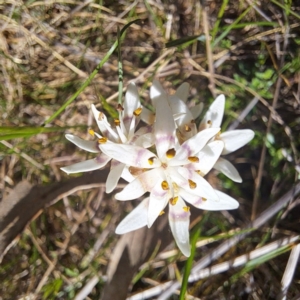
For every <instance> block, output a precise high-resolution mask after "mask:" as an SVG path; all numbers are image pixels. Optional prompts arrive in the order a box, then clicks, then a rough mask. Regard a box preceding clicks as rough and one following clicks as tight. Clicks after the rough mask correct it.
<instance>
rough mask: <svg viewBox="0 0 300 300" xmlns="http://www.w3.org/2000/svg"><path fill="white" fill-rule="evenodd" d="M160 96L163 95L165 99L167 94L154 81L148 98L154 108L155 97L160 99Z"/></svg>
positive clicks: (158, 83) (157, 82)
mask: <svg viewBox="0 0 300 300" xmlns="http://www.w3.org/2000/svg"><path fill="white" fill-rule="evenodd" d="M161 95H163V96H164V97H165V98H166V97H167V94H166V92H165V91H164V89H163V87H162V86H161V84H160V82H159V81H157V80H156V79H154V80H153V83H152V86H151V88H150V98H151V100H152V104H153V106H154V107H156V101H157V97H160V96H161Z"/></svg>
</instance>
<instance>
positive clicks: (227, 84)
mask: <svg viewBox="0 0 300 300" xmlns="http://www.w3.org/2000/svg"><path fill="white" fill-rule="evenodd" d="M116 3H117V4H116ZM254 3H256V2H254V1H251V0H249V1H225V0H224V1H207V2H206V5H205V9H204V8H203V7H201V5H200V2H198V1H192V0H189V1H181V0H178V1H168V2H166V3H164V2H163V3H162V2H161V1H152V0H148V1H147V0H146V1H134V2H132V1H118V2H115V1H106V2H104V1H99V2H96V1H88V0H87V1H85V2H81V1H79V0H70V1H24V2H23V1H17V0H10V1H2V2H0V110H1V126H5V127H10V128H12V129H13V128H15V130H16V131H15V133H18V129H19V128H21V127H25V126H28V127H32V128H34V127H40V126H42V125H43V124H44V122H45V120H47V119H48V118H49V117H50V116H51V115H52V114H54V113H55V112H56V111H57V110H58V109H59V108H60V107H61V106H62V105H63V103H65V101H66V100H67V99H68V98H69V97H70V96H71V95H72V94H74V93H75V92H76V91H77V90H78V88H79V87H80V86H81V85H82V84H83V82H84V81H85V80H86V79H87V77H88V76H89V74H90V73H91V72H92V71H93V70H94V69H95V67H96V66H97V64H98V63H99V62H100V60H101V59H102V58H103V57H104V56H105V54H106V53H107V51H108V50H109V49H110V47H111V45H112V44H113V43H114V42H115V40H116V38H117V28H118V27H123V26H124V25H125V24H126V23H128V22H129V21H131V20H134V19H137V18H138V19H140V21H139V22H138V23H136V24H133V25H132V26H130V28H129V29H128V30H127V32H126V36H125V38H124V40H123V42H122V47H121V51H122V60H123V71H124V76H123V77H124V78H123V79H124V86H125V87H126V86H127V83H128V82H129V81H131V80H134V81H135V82H136V83H137V85H138V87H139V91H140V93H141V99H142V101H143V103H144V104H145V105H148V104H149V95H148V87H149V86H150V85H151V81H152V79H153V78H154V77H156V78H159V79H160V80H161V82H162V83H163V85H164V86H165V88H166V89H168V90H169V91H170V92H172V91H173V89H175V87H177V86H178V84H179V83H181V82H183V81H187V82H189V83H190V85H191V100H194V101H196V102H199V101H204V103H205V105H206V106H207V105H208V103H209V102H210V101H211V100H212V99H213V95H215V94H219V93H221V92H222V93H224V94H225V95H226V98H227V104H226V108H227V110H226V113H227V116H226V119H225V120H224V129H226V128H228V127H229V126H230V124H233V122H234V120H236V119H237V117H239V116H240V114H241V112H242V111H243V110H244V109H245V108H246V107H247V105H248V104H251V103H252V104H253V108H252V109H251V110H250V111H246V112H245V115H244V116H243V117H242V118H240V123H239V124H237V126H238V127H239V128H252V129H253V130H255V132H256V138H255V140H254V141H253V142H252V143H251V145H249V146H247V147H245V148H243V150H241V151H239V152H237V153H234V155H233V156H232V157H231V161H232V162H234V163H235V165H236V166H237V167H238V169H239V171H240V173H241V176H242V178H243V180H244V182H243V183H242V184H240V185H239V186H237V185H234V184H232V183H231V182H230V181H229V180H227V179H226V178H224V177H222V176H218V177H216V176H215V175H216V174H215V173H213V174H211V176H210V180H211V181H212V183H213V184H216V185H218V186H220V187H221V188H223V189H226V190H227V192H228V193H230V194H231V195H233V196H234V197H236V198H237V199H238V200H239V202H240V208H239V210H238V211H235V212H232V214H231V213H230V214H229V213H227V212H224V213H212V214H210V217H209V218H208V220H207V221H206V222H204V224H203V227H202V231H201V235H202V236H203V237H204V238H206V237H207V238H209V237H216V236H218V235H221V234H222V233H223V234H224V233H226V232H229V231H230V230H233V229H239V228H243V227H245V226H246V225H247V224H248V223H249V221H250V220H251V219H252V220H253V219H255V217H257V216H258V215H259V214H260V212H262V211H264V210H265V209H268V208H269V207H270V206H271V204H272V203H274V202H275V201H276V200H277V199H279V198H280V197H281V196H282V195H284V194H285V193H286V192H289V191H291V190H292V189H293V187H294V185H295V183H296V182H297V181H298V180H299V149H300V148H299V147H300V143H299V131H300V73H299V69H300V59H299V43H300V35H299V27H300V11H299V7H297V5H296V4H292V5H291V6H289V5H288V4H287V2H284V1H282V2H280V3H277V2H276V1H260V4H259V3H258V2H257V3H256V4H255V5H257V6H255V5H254ZM284 3H285V4H284ZM251 6H252V7H251ZM222 7H223V8H222ZM218 16H219V18H218ZM193 35H201V37H202V38H201V39H200V40H201V41H194V42H192V43H191V44H190V45H187V44H184V45H182V44H181V45H178V46H177V47H173V48H168V49H166V48H165V44H166V43H167V42H169V41H170V40H176V39H180V38H183V37H186V36H193ZM221 35H223V37H221ZM205 36H206V38H207V37H209V36H212V40H211V42H209V41H208V40H206V42H205V39H204V37H205ZM220 37H221V38H220ZM219 38H220V39H219ZM218 39H219V41H218ZM117 63H118V57H117V53H116V52H115V53H114V54H113V55H111V57H110V58H109V60H108V61H107V62H106V63H105V64H104V66H103V68H102V69H101V70H100V71H99V72H98V73H97V75H96V76H95V77H94V79H93V81H92V83H91V84H90V85H89V86H88V87H87V88H86V89H85V90H84V91H83V92H82V93H81V94H80V95H79V96H78V97H77V98H76V100H75V101H74V102H73V103H72V104H70V105H69V106H68V107H67V109H66V110H64V111H63V113H62V114H60V115H59V117H57V118H56V119H55V120H54V121H52V122H51V123H50V124H48V125H47V126H48V127H50V128H54V129H55V128H58V129H59V131H57V132H56V129H55V131H54V132H50V133H39V134H35V135H32V136H30V137H22V136H18V137H16V138H12V139H9V140H7V141H4V140H2V141H0V193H1V196H2V198H3V197H5V196H6V195H8V194H9V193H10V192H11V191H12V190H13V189H14V187H15V185H16V184H17V183H18V182H20V181H22V180H24V179H26V180H28V181H29V182H31V183H32V184H45V185H47V184H49V183H51V182H55V181H62V182H63V180H64V178H65V177H66V175H65V174H63V173H62V172H61V171H60V170H59V168H60V167H62V166H65V165H68V164H71V163H73V162H75V161H81V160H83V159H86V154H85V153H83V152H81V151H79V150H78V149H76V147H75V146H73V145H71V144H70V143H69V142H67V141H66V140H65V138H64V134H63V133H64V132H70V133H76V135H78V136H81V137H82V138H85V139H87V138H89V137H88V133H87V129H88V128H89V127H91V126H94V125H93V119H92V115H91V112H90V110H89V107H90V104H91V103H95V104H100V103H101V99H102V98H104V99H106V100H107V102H109V103H110V104H111V105H112V106H113V107H115V105H116V101H117V95H118V93H117V91H118V68H117ZM58 129H57V130H58ZM1 131H3V132H4V128H3V127H0V133H1ZM2 135H3V134H1V136H2ZM112 196H113V195H106V194H105V192H104V190H103V188H97V189H91V190H88V191H78V192H76V193H75V194H73V195H71V196H64V197H62V200H61V201H59V202H58V203H56V204H54V205H53V206H50V207H47V208H46V209H45V210H44V211H41V212H40V213H39V214H38V215H37V216H35V218H34V220H32V222H31V223H30V224H28V226H27V227H26V229H25V230H24V232H23V233H22V234H21V236H20V237H19V239H18V241H17V243H16V244H15V245H14V246H13V247H12V248H11V249H10V250H9V252H8V254H7V255H6V256H5V257H4V259H3V261H2V263H1V265H0V282H1V285H0V299H1V300H2V299H3V300H4V299H5V300H6V299H74V298H75V295H78V293H80V291H82V290H83V287H84V286H85V285H86V284H87V283H90V284H91V285H90V286H91V287H90V288H89V291H90V292H89V294H88V296H87V298H86V299H99V297H100V295H101V291H102V289H103V286H104V284H105V280H106V270H107V265H108V263H109V258H110V256H111V253H112V251H113V248H114V246H115V245H116V243H117V241H118V238H119V237H118V236H116V235H115V233H114V228H115V226H116V224H118V222H119V221H120V220H121V219H122V217H123V216H124V215H125V214H126V213H127V212H129V211H130V210H131V209H132V208H133V207H134V205H135V203H134V202H132V203H126V204H124V203H117V202H116V201H115V200H113V199H112ZM297 204H299V198H296V199H294V201H293V202H291V203H289V204H288V205H287V206H285V207H284V208H283V209H282V210H281V211H280V213H278V214H277V215H276V217H273V218H272V219H271V220H270V221H268V222H267V220H266V224H265V226H263V227H262V229H260V230H258V231H255V232H252V233H251V234H250V235H249V236H248V237H247V238H245V239H243V240H242V241H241V242H240V243H238V244H237V245H236V246H235V247H233V248H232V249H231V250H230V251H228V252H227V254H226V255H224V256H223V257H222V260H220V261H219V262H221V261H226V260H230V259H233V258H234V257H238V256H240V255H242V254H245V253H249V252H251V251H253V250H254V249H255V248H256V247H259V246H263V245H266V244H269V243H270V242H271V241H276V240H278V239H280V238H284V237H293V236H295V235H297V234H299V206H297ZM28 209H30V208H28ZM199 215H200V213H199ZM205 215H206V214H205V213H204V214H202V213H201V219H203V218H204V216H205ZM224 238H225V239H229V236H227V235H226V234H225V237H224ZM213 241H214V242H212V241H211V240H207V241H206V243H202V244H201V245H199V249H198V251H197V253H196V256H195V262H196V261H198V260H199V259H200V258H201V257H203V256H204V254H205V253H206V252H207V251H208V250H211V249H214V248H215V247H216V245H217V244H218V243H220V242H216V241H215V239H213ZM298 241H299V240H297V241H296V242H294V243H295V244H296V243H298ZM291 248H292V246H290V248H288V249H287V250H286V251H285V253H283V254H282V255H280V256H277V255H279V253H277V255H276V253H275V254H274V256H271V257H263V258H261V260H255V259H253V261H252V265H251V264H250V265H247V266H246V267H242V266H240V267H238V268H235V269H230V270H228V271H226V272H224V273H222V274H218V275H215V276H210V277H208V278H207V277H206V278H205V279H197V281H196V282H194V283H193V284H190V285H189V290H188V292H189V294H190V295H193V296H194V297H196V298H194V299H276V297H277V295H279V294H280V292H281V283H280V282H281V278H282V276H283V272H284V270H285V268H286V265H287V261H288V258H289V253H290V251H289V250H290V249H291ZM173 249H175V247H174V245H171V246H170V248H168V251H166V252H163V253H160V254H158V255H157V256H156V257H153V259H151V260H150V261H149V262H148V263H147V264H146V265H144V266H142V267H141V273H140V276H139V277H138V278H137V279H136V281H135V282H134V283H135V284H134V285H133V286H132V292H131V293H132V294H134V293H137V292H141V291H142V290H146V289H148V288H150V287H152V286H155V285H159V284H162V283H164V282H168V281H170V280H173V279H176V278H177V279H178V277H180V276H181V275H179V274H183V271H182V270H183V267H184V263H183V262H184V258H180V256H178V255H177V252H176V251H175V250H173ZM283 252H284V251H283ZM299 276H300V274H299V270H298V271H297V272H296V274H295V277H294V280H293V281H292V283H291V286H290V288H289V290H288V296H287V299H299V297H300V285H299V280H300V277H299ZM87 289H88V288H87ZM175 294H176V293H175ZM175 294H174V295H173V296H170V299H178V296H176V295H175ZM25 297H27V298H25ZM153 297H154V298H157V296H153ZM76 299H84V298H79V297H78V298H76ZM140 299H142V298H140ZM187 299H188V298H187Z"/></svg>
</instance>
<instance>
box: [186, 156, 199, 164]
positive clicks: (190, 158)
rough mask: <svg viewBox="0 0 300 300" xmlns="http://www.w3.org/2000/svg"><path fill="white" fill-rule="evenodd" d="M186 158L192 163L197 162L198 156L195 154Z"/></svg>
mask: <svg viewBox="0 0 300 300" xmlns="http://www.w3.org/2000/svg"><path fill="white" fill-rule="evenodd" d="M188 160H189V161H190V162H193V163H198V162H199V158H198V157H197V156H189V157H188Z"/></svg>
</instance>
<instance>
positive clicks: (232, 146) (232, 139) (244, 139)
mask: <svg viewBox="0 0 300 300" xmlns="http://www.w3.org/2000/svg"><path fill="white" fill-rule="evenodd" d="M253 138H254V131H252V130H251V129H241V130H232V131H226V132H224V133H222V134H221V135H220V139H221V140H222V141H223V142H224V144H225V147H224V150H223V152H222V154H228V153H231V152H233V151H235V150H237V149H239V148H241V147H243V146H244V145H246V144H247V143H249V142H250V141H251V140H252V139H253Z"/></svg>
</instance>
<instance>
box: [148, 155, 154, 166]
mask: <svg viewBox="0 0 300 300" xmlns="http://www.w3.org/2000/svg"><path fill="white" fill-rule="evenodd" d="M155 158H156V157H155V156H153V157H150V158H148V163H149V165H151V166H152V165H153V162H154V159H155Z"/></svg>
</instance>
